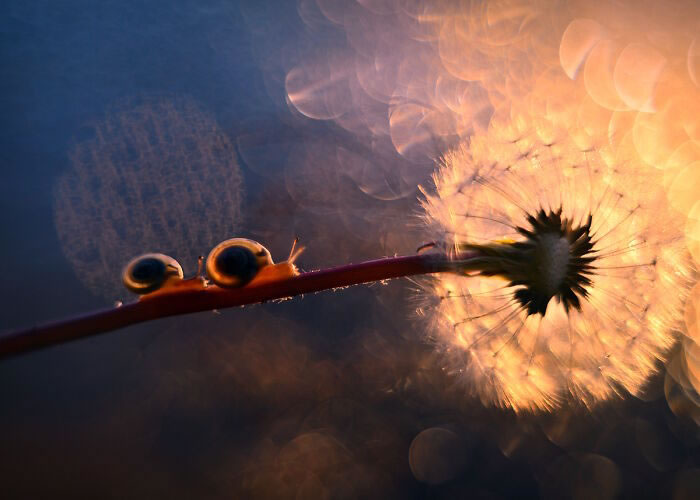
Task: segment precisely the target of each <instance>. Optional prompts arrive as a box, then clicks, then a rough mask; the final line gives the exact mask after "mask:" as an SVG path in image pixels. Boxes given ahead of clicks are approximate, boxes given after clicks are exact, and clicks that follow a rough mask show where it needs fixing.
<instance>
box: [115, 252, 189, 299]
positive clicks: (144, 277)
mask: <svg viewBox="0 0 700 500" xmlns="http://www.w3.org/2000/svg"><path fill="white" fill-rule="evenodd" d="M183 276H184V274H183V272H182V267H181V266H180V264H179V263H178V262H177V261H176V260H175V259H173V258H172V257H168V256H167V255H163V254H162V253H147V254H144V255H140V256H138V257H136V258H134V259H132V260H131V261H130V262H129V263H128V264H127V265H126V266H125V267H124V271H123V272H122V281H123V282H124V286H125V287H126V288H128V289H129V290H131V291H132V292H134V293H138V294H139V295H143V294H146V293H151V292H154V291H156V290H158V289H159V288H161V287H162V286H163V285H165V283H166V282H168V281H169V280H171V279H182V278H183Z"/></svg>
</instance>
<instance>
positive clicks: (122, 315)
mask: <svg viewBox="0 0 700 500" xmlns="http://www.w3.org/2000/svg"><path fill="white" fill-rule="evenodd" d="M475 255H476V254H462V255H459V256H457V261H455V259H454V258H449V257H447V256H446V255H442V254H423V255H413V256H406V257H387V258H384V259H378V260H371V261H367V262H362V263H359V264H348V265H344V266H339V267H334V268H330V269H322V270H319V271H310V272H304V273H300V274H299V275H298V276H294V277H291V278H287V279H283V280H278V281H274V282H268V283H262V284H260V285H256V286H246V287H243V288H234V289H224V288H219V287H217V286H209V287H206V288H203V289H187V288H185V289H182V290H178V291H174V292H172V293H163V294H155V295H153V296H144V297H143V298H141V299H140V300H138V301H136V302H132V303H130V304H126V305H122V306H119V307H115V308H110V309H104V310H101V311H96V312H93V313H89V314H86V315H82V316H76V317H73V318H69V319H66V320H62V321H56V322H53V323H47V324H44V325H40V326H36V327H33V328H28V329H24V330H18V331H14V332H10V333H7V334H4V335H2V336H0V358H4V357H9V356H13V355H17V354H21V353H24V352H28V351H33V350H37V349H42V348H45V347H49V346H52V345H56V344H60V343H63V342H67V341H69V340H76V339H80V338H83V337H89V336H92V335H97V334H99V333H104V332H108V331H111V330H116V329H118V328H123V327H125V326H129V325H133V324H136V323H142V322H145V321H150V320H153V319H157V318H164V317H166V316H176V315H180V314H189V313H193V312H199V311H207V310H213V309H224V308H227V307H234V306H243V305H247V304H255V303H259V302H267V301H270V300H276V299H284V298H288V297H294V296H296V295H302V294H304V293H312V292H319V291H322V290H328V289H333V288H341V287H347V286H351V285H358V284H361V283H370V282H373V281H383V280H388V279H393V278H400V277H404V276H412V275H418V274H429V273H436V272H444V271H451V270H454V269H455V262H460V263H463V264H465V266H464V267H466V263H467V262H468V260H469V259H470V258H472V257H474V256H475ZM458 267H460V266H458Z"/></svg>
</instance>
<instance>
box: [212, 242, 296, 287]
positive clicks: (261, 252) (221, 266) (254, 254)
mask: <svg viewBox="0 0 700 500" xmlns="http://www.w3.org/2000/svg"><path fill="white" fill-rule="evenodd" d="M296 244H297V240H296V239H295V240H294V244H293V245H292V249H291V251H290V252H289V257H288V258H287V260H285V261H284V262H280V263H277V264H275V263H274V262H273V261H272V256H271V255H270V252H269V250H268V249H267V248H265V247H264V246H262V245H261V244H260V243H258V242H257V241H253V240H249V239H246V238H232V239H230V240H226V241H222V242H221V243H219V244H218V245H216V246H215V247H214V248H213V249H212V251H211V252H210V253H209V256H208V257H207V263H206V270H207V277H208V278H209V280H211V281H212V282H213V283H214V284H216V285H218V286H220V287H222V288H239V287H242V286H246V285H248V286H255V285H260V284H263V283H269V282H272V281H278V280H282V279H286V278H291V277H293V276H296V275H298V274H299V271H298V270H297V268H296V266H295V265H294V261H295V260H296V258H297V257H298V256H299V255H300V254H301V252H302V251H303V250H304V248H303V247H300V248H296Z"/></svg>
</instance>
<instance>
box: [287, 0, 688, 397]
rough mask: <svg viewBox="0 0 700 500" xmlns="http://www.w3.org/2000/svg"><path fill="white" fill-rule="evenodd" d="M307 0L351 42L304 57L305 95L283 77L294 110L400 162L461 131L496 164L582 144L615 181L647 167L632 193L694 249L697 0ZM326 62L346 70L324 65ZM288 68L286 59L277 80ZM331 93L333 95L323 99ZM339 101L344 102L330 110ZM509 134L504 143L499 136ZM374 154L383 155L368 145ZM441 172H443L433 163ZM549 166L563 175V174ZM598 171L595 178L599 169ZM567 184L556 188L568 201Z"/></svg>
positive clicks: (432, 151)
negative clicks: (350, 0)
mask: <svg viewBox="0 0 700 500" xmlns="http://www.w3.org/2000/svg"><path fill="white" fill-rule="evenodd" d="M321 4H323V6H322V7H321V10H322V12H323V14H324V15H325V16H326V17H328V19H330V20H331V21H332V22H333V23H334V24H335V25H337V26H341V27H342V28H343V29H344V30H345V31H346V33H347V37H348V40H349V41H350V45H351V47H352V49H351V50H350V51H346V52H343V53H342V54H339V53H329V54H327V55H325V56H321V57H319V60H317V61H314V62H313V64H314V65H317V66H318V67H321V68H323V71H319V70H316V69H314V70H313V71H309V72H308V73H307V75H308V76H309V78H310V80H315V78H314V75H322V76H320V77H318V78H321V79H322V81H314V82H313V83H309V85H308V86H309V88H310V89H318V90H314V92H315V94H314V93H312V94H313V95H317V102H316V103H314V106H313V107H311V106H309V104H308V103H306V102H302V103H301V104H300V105H299V106H298V107H297V106H296V105H295V99H296V94H295V89H294V88H290V89H288V90H290V102H291V104H292V106H293V107H296V109H297V110H298V111H300V112H302V113H305V114H307V113H306V110H307V109H309V108H313V109H316V107H318V108H320V109H322V110H324V112H325V114H326V116H325V117H324V118H323V119H333V120H335V121H336V122H337V123H338V124H339V125H340V126H342V127H346V128H348V130H351V131H352V132H354V133H356V134H358V135H361V136H367V137H369V140H371V141H372V143H373V144H375V143H382V142H386V143H388V144H390V145H391V147H393V148H394V149H395V150H396V152H398V154H400V155H401V156H402V157H403V158H405V159H407V160H409V161H410V162H411V165H419V164H420V161H421V160H426V159H434V158H435V157H436V156H438V155H439V153H440V152H441V151H444V150H445V149H454V148H457V149H456V151H457V152H455V153H452V154H451V158H452V159H453V160H454V159H455V157H456V156H459V155H460V154H461V155H465V154H467V153H460V152H459V147H458V146H457V144H460V143H465V144H467V143H469V141H471V144H469V146H468V149H469V154H475V155H477V157H479V158H482V159H483V160H484V162H486V158H488V160H489V161H492V162H497V163H502V162H504V161H507V160H509V159H511V160H512V159H513V158H515V157H517V155H520V154H523V153H524V152H526V151H527V150H528V149H531V148H532V146H533V144H540V145H541V144H542V143H551V142H556V143H557V144H558V145H559V146H561V147H562V148H564V151H557V152H556V153H554V150H555V149H552V151H553V152H552V153H551V154H552V155H553V157H554V155H555V154H556V155H558V156H557V161H559V158H560V157H561V158H565V159H568V160H566V161H568V162H570V163H569V164H570V165H573V164H574V162H580V161H582V160H584V159H585V160H589V159H588V158H586V157H585V154H583V153H581V152H582V151H593V150H596V151H597V152H598V154H599V155H600V158H599V159H598V160H596V161H600V162H602V163H603V164H605V165H606V166H608V167H610V166H612V167H613V168H619V169H623V170H624V171H625V172H626V173H625V176H620V175H618V174H617V173H613V174H612V177H614V178H615V179H616V182H618V183H619V182H622V183H623V184H624V186H622V187H623V188H624V191H625V192H633V191H634V190H638V189H640V188H641V186H642V185H646V184H647V183H649V182H651V179H652V178H654V179H655V181H654V182H655V183H656V184H655V185H654V188H653V190H652V191H653V197H652V198H649V197H648V196H649V193H648V192H646V191H645V192H641V193H637V194H635V196H638V197H639V200H640V201H642V202H645V203H651V204H652V205H653V206H655V207H662V208H661V210H662V211H664V212H665V211H666V210H667V207H668V206H670V207H671V208H672V209H673V210H674V211H675V214H672V215H670V216H669V217H670V219H669V220H673V224H674V225H675V226H677V227H680V228H682V227H683V226H684V225H685V226H686V228H685V241H686V244H687V246H688V247H690V250H691V252H693V253H694V254H695V255H696V258H697V245H698V244H697V241H698V232H697V230H696V227H697V224H695V223H694V222H693V221H694V220H697V217H698V215H697V212H693V210H694V209H693V207H695V206H696V204H697V203H698V202H700V184H698V183H699V182H700V178H699V177H698V175H699V174H698V172H700V164H699V163H698V161H700V84H699V83H698V82H699V81H700V78H699V76H698V75H700V63H699V61H700V48H699V47H700V39H698V36H697V31H698V29H697V28H698V25H697V19H699V18H700V5H698V3H697V2H695V1H693V0H687V1H684V0H681V1H679V2H674V4H673V7H672V8H669V6H668V5H667V4H664V3H663V2H653V1H642V2H632V1H622V2H614V3H610V2H604V3H600V2H598V3H596V2H587V1H578V0H574V1H570V2H566V3H565V5H562V4H560V3H558V2H552V1H550V0H542V1H537V2H531V1H525V0H503V1H490V2H469V1H464V2H452V1H444V2H434V3H431V4H430V5H429V6H424V5H419V4H418V3H410V4H407V3H406V2H402V1H399V0H396V1H392V0H387V1H383V2H382V3H381V4H382V15H377V13H376V12H375V11H374V10H373V9H370V8H369V7H368V6H365V5H364V4H363V5H362V6H360V5H356V4H353V5H352V6H350V5H349V4H348V5H347V6H343V4H340V3H339V4H335V3H332V2H319V5H321ZM331 5H332V7H331ZM387 14H390V15H387ZM340 61H342V63H340ZM349 61H353V62H354V64H350V63H349ZM339 65H340V66H342V67H343V68H344V69H347V68H351V67H354V69H350V70H347V71H345V72H339V71H338V70H333V69H332V68H336V67H337V66H339ZM314 67H316V66H314ZM325 68H331V69H328V70H326V69H325ZM302 70H303V67H302V66H299V67H298V68H295V69H293V70H292V71H290V73H289V75H290V78H291V77H294V78H297V76H296V74H297V72H298V71H302ZM341 73H342V75H343V76H342V78H337V75H339V74H341ZM346 89H350V90H349V91H346ZM334 95H338V96H340V95H342V96H343V97H342V99H340V98H337V99H339V100H338V102H331V104H329V100H330V101H333V99H334V97H333V96H334ZM347 96H350V97H349V99H351V100H352V102H351V105H350V106H348V102H349V101H348V100H347V99H348V97H347ZM339 106H340V107H339ZM341 108H342V110H343V112H344V114H342V115H341V116H338V117H336V116H337V114H338V113H337V112H336V110H338V109H341ZM325 110H330V111H325ZM345 110H347V111H345ZM317 114H318V115H319V116H320V115H321V114H322V113H317ZM350 117H352V119H350ZM350 124H352V128H351V127H350ZM358 124H359V125H358ZM496 136H497V137H498V139H494V137H496ZM473 138H476V139H477V140H473ZM484 138H487V139H484ZM480 141H481V142H485V143H486V144H482V143H481V142H480ZM513 141H517V144H509V142H513ZM528 141H529V142H528ZM436 145H440V146H442V148H443V149H442V150H439V149H438V148H437V147H436ZM489 145H490V146H489ZM479 148H481V149H482V150H483V151H479ZM376 163H377V164H378V165H380V164H385V163H387V162H386V161H385V160H384V157H383V156H382V155H379V156H378V157H377V158H376ZM411 168H416V169H417V168H418V167H411ZM407 170H409V168H408V167H405V166H404V167H401V170H400V171H399V174H398V175H399V176H405V173H406V171H407ZM563 170H566V167H564V169H563ZM375 172H376V175H374V176H370V175H365V176H364V178H365V179H371V180H372V183H374V184H376V186H377V187H376V188H374V187H369V189H368V187H364V188H363V190H364V191H365V192H374V191H376V192H378V193H381V192H383V191H384V190H383V189H382V185H383V184H385V182H384V179H385V178H386V177H387V175H386V172H385V169H384V167H379V166H377V167H375ZM441 175H442V176H446V175H448V174H447V173H446V172H445V171H444V170H443V172H442V173H441ZM556 176H557V178H559V179H567V177H566V175H565V174H564V173H563V172H556ZM414 177H415V176H414ZM623 178H624V181H622V179H623ZM570 180H571V178H570ZM443 181H444V182H443V185H447V184H449V182H451V181H449V180H447V179H443ZM601 182H602V184H601V186H607V185H609V182H611V180H610V176H605V177H604V178H603V179H602V181H601ZM530 185H531V184H528V186H530ZM660 186H663V189H664V191H660V190H659V189H658V188H659V187H660ZM591 189H593V190H595V189H597V188H595V187H592V188H591ZM408 191H410V190H408V189H407V190H406V191H405V193H408ZM487 191H488V190H487ZM537 192H538V193H539V191H537ZM536 196H539V194H537V195H534V194H533V195H531V198H533V199H535V198H536ZM567 196H568V198H567V197H566V196H564V197H563V198H564V199H568V200H569V201H571V199H572V198H571V197H570V196H569V195H567ZM664 196H665V197H666V198H667V201H666V202H663V200H662V198H663V197H664ZM479 197H480V199H483V203H485V204H489V203H495V200H496V199H497V195H496V194H495V193H493V192H490V193H489V192H485V193H481V194H479ZM552 197H556V195H553V194H550V195H547V198H545V199H541V200H535V201H540V202H541V203H543V204H547V203H550V202H551V198H552ZM431 209H432V210H435V211H439V212H440V213H439V214H434V216H435V217H438V218H440V220H442V221H448V220H451V221H452V223H454V221H456V220H458V218H459V217H458V215H457V214H455V213H454V211H453V210H451V209H449V208H447V207H437V206H435V207H432V208H431ZM504 210H505V209H504ZM691 213H692V214H693V215H692V217H690V214H691ZM504 215H506V216H508V217H511V216H512V215H513V214H512V213H507V214H504ZM684 219H687V224H686V221H685V220H684ZM635 224H639V223H638V222H635ZM634 230H636V227H634V226H633V227H631V228H630V231H634ZM679 231H680V232H679V234H680V235H681V237H682V236H683V231H682V229H680V230H679ZM470 236H471V235H470ZM669 275H670V271H669ZM660 281H664V280H663V279H660ZM475 286H476V288H477V291H478V288H479V287H478V285H475ZM640 286H641V285H640ZM655 286H656V285H655ZM650 287H651V285H649V284H648V283H647V284H645V285H644V286H643V288H644V290H645V294H646V295H645V297H643V299H644V300H645V301H646V300H648V298H649V297H648V296H652V295H654V294H656V293H657V291H655V290H651V291H649V290H650ZM473 288H474V287H473V286H469V291H470V292H474V289H473ZM615 291H616V293H619V292H620V290H615ZM640 293H641V292H640ZM652 323H654V325H656V324H657V323H656V322H652ZM627 328H631V327H627ZM655 328H657V327H656V326H655ZM658 328H660V327H658ZM606 338H607V337H606ZM607 341H608V340H606V342H607ZM462 342H466V341H465V340H464V336H462ZM610 342H612V340H610ZM662 344H665V341H664V342H662ZM508 349H509V347H506V348H504V352H505V351H507V350H508ZM645 363H646V362H645ZM645 363H642V365H645V366H646V364H645ZM576 377H581V385H585V384H586V383H587V382H584V378H585V377H584V375H583V374H580V373H578V374H572V378H576ZM629 377H632V378H633V375H631V374H630V375H629ZM543 383H544V382H543ZM636 383H641V379H640V381H638V382H635V384H636ZM623 385H624V384H623ZM632 385H634V384H632ZM610 390H611V389H607V390H606V391H607V392H608V393H609V392H610ZM513 391H515V392H518V391H520V389H517V391H516V389H515V388H513ZM606 391H603V392H606ZM593 392H595V391H593ZM519 394H520V392H519ZM596 394H597V395H599V396H601V397H602V396H603V394H602V393H596ZM521 397H522V396H521Z"/></svg>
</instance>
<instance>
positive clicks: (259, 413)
mask: <svg viewBox="0 0 700 500" xmlns="http://www.w3.org/2000/svg"><path fill="white" fill-rule="evenodd" d="M591 4H592V3H591V2H577V1H558V2H555V1H541V2H537V1H534V2H533V1H531V2H525V1H517V0H513V1H493V2H483V1H471V2H469V1H456V0H455V1H449V2H448V1H446V2H437V1H436V2H425V1H419V0H298V1H295V0H285V1H266V2H253V1H240V2H235V1H224V0H197V1H195V0H175V1H168V2H164V1H158V0H152V1H150V2H146V3H143V2H136V1H132V0H120V1H102V2H87V1H81V0H65V1H62V2H51V1H41V0H35V1H21V2H20V1H16V0H9V1H7V2H5V3H4V4H3V7H2V12H3V15H2V16H0V36H2V43H1V44H0V54H2V55H1V57H2V66H3V68H4V73H3V78H2V79H1V80H0V86H1V88H2V91H1V92H0V96H1V97H0V106H1V108H0V113H1V114H2V117H3V120H2V133H1V134H0V141H2V143H1V144H0V162H1V165H2V174H3V176H2V182H0V207H1V208H2V210H0V235H2V245H0V263H1V264H0V269H2V276H3V278H2V287H0V296H1V297H0V300H1V302H0V303H1V304H2V307H0V328H1V329H3V330H5V329H11V328H19V327H24V326H29V325H31V324H34V323H37V322H42V321H47V320H50V319H55V318H59V317H64V316H68V315H71V314H76V313H80V312H85V311H89V310H92V309H95V308H101V307H108V306H110V305H112V304H114V303H115V302H116V301H128V300H133V297H132V296H129V295H128V294H127V292H126V291H125V290H124V289H123V288H122V286H121V282H120V271H121V267H122V266H123V265H124V263H126V262H127V261H128V260H129V259H131V258H132V257H133V256H135V255H138V254H140V253H144V252H163V253H166V254H169V255H172V256H173V257H175V258H176V259H178V260H179V261H180V263H181V264H182V266H183V268H184V269H185V273H186V274H192V273H194V272H195V271H196V261H197V256H198V255H201V254H203V255H206V253H207V252H208V251H209V250H210V249H211V248H212V247H213V246H214V245H215V244H216V243H218V242H219V241H221V240H224V239H227V238H229V237H232V236H242V237H248V238H252V239H255V240H258V241H260V242H261V243H263V244H264V245H265V246H267V247H268V248H269V249H270V251H271V253H272V255H273V258H275V260H283V259H284V258H285V257H286V256H287V255H288V252H289V249H290V247H291V244H292V241H293V239H294V238H295V237H296V236H298V237H299V238H300V240H301V243H302V244H304V245H305V246H306V247H307V250H306V251H305V253H304V254H303V255H302V256H301V258H300V260H299V261H298V264H299V266H300V267H301V268H302V269H306V270H311V269H318V268H321V267H327V266H331V265H338V264H342V263H347V262H359V261H361V260H364V259H369V258H376V257H380V256H384V255H393V254H408V253H412V252H414V251H415V249H416V247H417V246H419V245H420V244H422V243H424V242H425V240H426V238H427V235H426V234H424V232H423V229H422V225H421V221H420V207H419V204H418V202H417V198H418V195H419V191H418V186H419V185H423V186H429V185H430V182H431V181H430V176H431V174H432V172H433V170H434V168H435V160H436V159H437V158H439V157H440V155H441V154H442V153H443V152H445V151H446V150H448V149H449V148H451V147H454V146H455V145H457V144H459V143H460V142H461V141H463V140H464V139H466V138H468V137H469V136H470V134H472V133H474V132H475V131H479V130H483V129H484V128H485V127H488V126H489V124H490V123H491V122H492V120H493V119H494V117H499V116H504V115H508V116H512V115H516V114H517V115H518V116H523V115H525V116H528V117H529V118H530V119H531V120H537V119H538V118H540V117H546V118H547V120H548V122H550V123H553V124H554V125H555V126H558V127H561V128H562V130H565V131H566V132H567V133H568V134H569V135H570V136H571V137H572V138H573V139H574V140H575V141H576V143H577V145H579V146H580V147H582V148H585V147H598V146H600V145H601V144H604V145H606V146H609V147H612V148H613V149H614V151H615V153H616V155H619V156H616V157H619V158H624V161H629V162H639V163H640V164H641V163H644V164H647V165H652V166H653V167H655V168H656V169H658V171H659V175H660V178H661V179H662V182H663V184H664V186H665V188H666V190H667V193H668V200H669V203H670V204H671V205H672V207H673V208H674V210H676V212H677V215H678V217H679V220H681V221H682V222H683V224H684V227H685V237H686V243H687V246H688V248H689V250H690V253H691V254H692V256H693V258H694V259H696V262H700V35H699V34H700V22H699V21H698V20H699V19H700V8H699V7H698V5H697V3H696V2H693V1H687V2H684V1H672V2H647V1H643V2H631V1H630V2H624V1H621V2H605V3H601V4H600V5H591ZM417 288H419V287H418V286H417V285H416V284H415V283H412V282H409V281H407V280H403V281H392V282H389V283H388V284H376V285H373V286H362V287H355V288H351V289H347V290H342V291H338V292H328V293H322V294H316V295H311V296H305V297H303V298H297V299H294V300H291V301H287V302H284V303H280V304H266V305H259V306H253V307H246V308H243V309H235V310H227V311H221V313H220V314H214V313H201V314H196V315H191V316H186V317H181V318H170V319H164V320H159V321H155V322H152V323H147V324H144V325H138V326H133V327H130V328H128V329H124V330H121V331H118V332H115V333H112V334H108V335H103V336H100V337H96V338H92V339H87V340H81V341H79V342H75V343H71V344H68V345H65V346H59V347H55V348H51V349H48V350H46V351H42V352H38V353H33V354H29V355H25V356H22V357H18V358H15V359H11V360H5V361H2V362H0V442H1V443H2V444H1V446H0V480H1V482H2V491H3V494H2V496H3V498H49V497H50V498H56V497H75V498H80V497H90V498H94V497H99V498H160V497H166V496H167V497H170V498H299V499H306V498H460V499H461V498H479V499H487V498H488V499H491V498H493V499H497V498H511V497H515V496H518V497H524V498H528V497H530V498H538V497H539V498H675V499H690V498H698V497H700V449H699V445H700V433H699V428H698V425H699V424H700V409H699V405H700V396H698V392H700V347H698V344H696V342H698V343H700V288H698V286H696V287H695V288H694V289H693V290H690V291H689V295H690V298H689V299H688V301H687V304H686V307H685V315H684V317H683V318H679V322H678V333H679V339H680V340H679V343H678V345H677V346H676V347H675V348H674V350H673V351H672V352H671V353H670V354H669V360H668V362H667V363H666V364H665V365H663V366H661V365H660V366H659V372H658V373H657V374H656V375H655V376H654V377H653V378H652V379H651V380H650V381H649V384H648V388H647V390H646V391H645V394H644V396H643V397H641V398H633V397H631V396H629V395H624V394H622V395H621V396H622V397H620V398H619V399H617V400H614V401H611V402H609V403H605V404H601V405H600V406H599V407H597V408H596V409H595V410H594V411H592V412H591V411H587V410H583V409H580V408H569V407H565V408H564V409H561V410H558V411H556V412H554V413H549V414H539V415H531V414H519V415H515V414H514V413H513V412H512V411H506V410H499V409H495V408H487V407H484V406H483V405H482V404H481V403H480V402H479V401H478V400H477V399H475V398H472V397H471V396H470V395H469V393H468V391H466V390H465V389H464V387H462V386H460V385H458V384H456V383H455V381H454V380H451V378H450V377H449V376H447V375H446V374H445V372H444V370H443V366H442V360H441V359H440V357H439V356H438V355H437V354H436V353H435V350H434V349H433V348H432V346H431V345H430V343H429V342H426V339H427V337H428V332H426V331H425V322H424V321H421V320H420V319H419V318H418V317H417V315H416V314H415V309H416V304H417V302H419V301H420V292H418V291H417ZM679 293H681V292H679Z"/></svg>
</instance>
